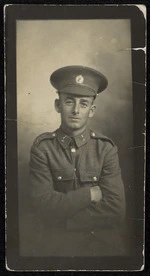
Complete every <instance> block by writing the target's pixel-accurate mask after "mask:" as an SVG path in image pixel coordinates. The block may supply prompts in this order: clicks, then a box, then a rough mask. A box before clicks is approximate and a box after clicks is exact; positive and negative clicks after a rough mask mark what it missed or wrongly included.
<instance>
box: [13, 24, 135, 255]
mask: <svg viewBox="0 0 150 276" xmlns="http://www.w3.org/2000/svg"><path fill="white" fill-rule="evenodd" d="M16 49H17V123H18V173H19V199H20V205H19V207H20V208H19V210H20V222H21V223H20V237H21V239H20V245H21V248H22V251H21V252H22V253H23V252H24V249H25V248H24V247H26V243H27V228H28V226H27V225H28V224H27V222H26V219H27V216H26V209H25V206H28V204H27V201H28V195H27V193H28V192H29V189H30V186H29V180H28V170H29V155H30V148H31V145H32V143H33V141H34V139H35V138H36V136H37V135H39V134H40V133H42V132H47V131H54V130H55V129H56V128H57V127H59V125H60V117H59V114H57V113H56V111H55V110H54V100H55V98H56V97H57V95H56V93H55V90H54V89H53V87H52V86H51V85H50V82H49V78H50V74H51V73H52V72H53V71H54V70H55V69H57V68H59V67H63V66H66V65H73V64H75V65H78V64H80V65H85V66H89V67H92V68H95V69H97V70H99V71H100V72H102V73H103V74H104V75H106V76H107V78H108V82H109V85H108V88H107V89H106V91H104V92H103V93H102V94H100V95H99V96H98V97H97V99H96V105H97V111H96V114H95V117H94V118H93V119H91V120H90V122H89V126H90V128H92V129H93V130H95V131H98V132H102V133H103V134H105V135H107V136H108V137H110V138H111V139H113V140H114V142H115V143H116V145H117V146H118V150H119V157H120V166H121V169H122V176H123V180H124V184H125V190H126V198H127V210H128V216H129V217H130V218H131V219H132V216H134V212H133V210H134V194H133V191H134V180H133V150H134V149H133V101H132V73H131V24H130V20H128V19H126V20H120V19H116V20H45V21H44V20H34V21H31V20H27V21H24V20H18V21H17V47H16ZM128 234H130V233H128ZM33 235H34V233H33ZM31 237H32V233H31V232H30V239H32V238H31ZM23 254H24V253H23Z"/></svg>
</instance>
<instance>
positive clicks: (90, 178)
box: [80, 170, 99, 187]
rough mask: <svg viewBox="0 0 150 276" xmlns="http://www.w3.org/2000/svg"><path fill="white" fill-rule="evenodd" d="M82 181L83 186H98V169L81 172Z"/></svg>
mask: <svg viewBox="0 0 150 276" xmlns="http://www.w3.org/2000/svg"><path fill="white" fill-rule="evenodd" d="M80 182H81V185H82V186H90V187H92V186H96V185H98V182H99V172H98V171H84V170H82V171H81V172H80Z"/></svg>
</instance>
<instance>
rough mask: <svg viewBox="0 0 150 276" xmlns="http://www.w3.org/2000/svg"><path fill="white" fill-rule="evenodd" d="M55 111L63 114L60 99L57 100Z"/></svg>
mask: <svg viewBox="0 0 150 276" xmlns="http://www.w3.org/2000/svg"><path fill="white" fill-rule="evenodd" d="M55 109H56V111H57V112H58V113H61V108H60V100H59V99H56V100H55Z"/></svg>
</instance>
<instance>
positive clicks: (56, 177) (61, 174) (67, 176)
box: [52, 169, 75, 193]
mask: <svg viewBox="0 0 150 276" xmlns="http://www.w3.org/2000/svg"><path fill="white" fill-rule="evenodd" d="M52 176H53V183H54V189H55V190H56V191H58V192H63V193H67V192H69V191H71V190H73V187H74V180H75V173H74V170H73V169H59V170H53V171H52Z"/></svg>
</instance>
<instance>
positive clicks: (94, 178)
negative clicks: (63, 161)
mask: <svg viewBox="0 0 150 276" xmlns="http://www.w3.org/2000/svg"><path fill="white" fill-rule="evenodd" d="M74 171H75V172H76V168H74ZM57 179H58V180H61V179H62V176H61V175H59V176H58V177H57ZM97 179H98V178H97V176H93V180H94V181H97Z"/></svg>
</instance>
